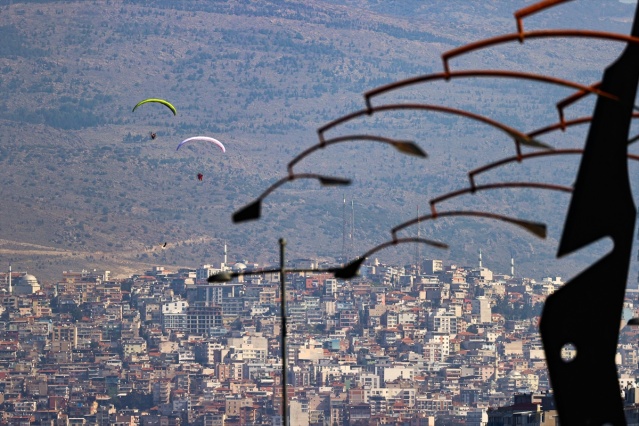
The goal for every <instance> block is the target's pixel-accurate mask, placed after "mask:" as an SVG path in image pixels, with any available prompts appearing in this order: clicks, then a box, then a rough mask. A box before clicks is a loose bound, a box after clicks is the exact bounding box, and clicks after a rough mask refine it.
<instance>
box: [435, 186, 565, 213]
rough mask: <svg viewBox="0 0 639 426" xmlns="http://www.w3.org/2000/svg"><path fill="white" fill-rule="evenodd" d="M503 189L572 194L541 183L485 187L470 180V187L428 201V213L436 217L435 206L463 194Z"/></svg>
mask: <svg viewBox="0 0 639 426" xmlns="http://www.w3.org/2000/svg"><path fill="white" fill-rule="evenodd" d="M503 188H534V189H550V190H553V191H563V192H572V188H571V187H569V186H564V185H555V184H552V183H543V182H499V183H489V184H485V185H475V182H474V180H471V186H470V187H468V188H462V189H458V190H456V191H451V192H448V193H446V194H444V195H440V196H439V197H435V198H433V199H431V200H430V201H429V203H430V211H431V213H432V214H433V215H437V210H436V209H435V204H437V203H439V202H442V201H445V200H449V199H451V198H455V197H458V196H460V195H463V194H474V193H475V192H478V191H483V190H486V189H503Z"/></svg>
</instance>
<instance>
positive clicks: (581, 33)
mask: <svg viewBox="0 0 639 426" xmlns="http://www.w3.org/2000/svg"><path fill="white" fill-rule="evenodd" d="M556 37H579V38H597V39H602V40H613V41H622V42H626V43H628V44H639V37H635V36H627V35H625V34H616V33H610V32H606V31H591V30H538V31H529V32H522V33H511V34H504V35H500V36H497V37H492V38H488V39H484V40H479V41H476V42H474V43H469V44H466V45H464V46H461V47H458V48H455V49H451V50H449V51H448V52H445V53H444V54H443V55H442V60H443V62H444V72H445V73H450V72H451V71H450V66H449V64H448V61H449V60H450V59H451V58H454V57H455V56H459V55H462V54H465V53H468V52H472V51H474V50H479V49H483V48H484V47H489V46H494V45H497V44H501V43H507V42H510V41H520V42H521V41H523V40H524V39H534V38H556Z"/></svg>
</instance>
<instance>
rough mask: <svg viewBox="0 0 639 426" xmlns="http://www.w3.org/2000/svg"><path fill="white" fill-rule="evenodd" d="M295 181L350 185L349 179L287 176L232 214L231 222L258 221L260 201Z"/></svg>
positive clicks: (312, 175)
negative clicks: (308, 180) (311, 180)
mask: <svg viewBox="0 0 639 426" xmlns="http://www.w3.org/2000/svg"><path fill="white" fill-rule="evenodd" d="M297 179H317V180H318V181H319V182H320V184H321V185H322V186H346V185H350V184H351V180H350V179H344V178H340V177H333V176H324V175H318V174H314V173H300V174H297V175H295V174H289V175H288V176H286V177H283V178H282V179H280V180H278V181H277V182H275V183H274V184H272V185H271V186H269V187H268V188H266V190H265V191H264V192H262V194H261V195H260V196H259V197H257V199H255V200H254V201H251V202H250V203H249V204H247V205H246V206H244V207H242V208H241V209H239V210H238V211H236V212H235V213H233V222H234V223H238V222H246V221H249V220H257V219H259V218H260V215H261V213H262V200H264V199H265V198H266V197H267V196H268V195H269V194H270V193H271V192H273V191H275V190H276V189H277V188H279V187H280V186H282V185H284V184H285V183H286V182H290V181H292V180H297Z"/></svg>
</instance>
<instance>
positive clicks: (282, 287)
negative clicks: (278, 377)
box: [279, 238, 289, 426]
mask: <svg viewBox="0 0 639 426" xmlns="http://www.w3.org/2000/svg"><path fill="white" fill-rule="evenodd" d="M279 243H280V315H281V316H282V341H281V344H280V349H281V351H282V425H283V426H289V418H288V400H287V398H288V392H287V391H288V362H287V358H288V351H287V347H286V336H287V333H288V330H287V329H286V322H287V319H286V269H285V265H286V262H285V261H284V250H285V248H286V240H285V239H284V238H280V240H279Z"/></svg>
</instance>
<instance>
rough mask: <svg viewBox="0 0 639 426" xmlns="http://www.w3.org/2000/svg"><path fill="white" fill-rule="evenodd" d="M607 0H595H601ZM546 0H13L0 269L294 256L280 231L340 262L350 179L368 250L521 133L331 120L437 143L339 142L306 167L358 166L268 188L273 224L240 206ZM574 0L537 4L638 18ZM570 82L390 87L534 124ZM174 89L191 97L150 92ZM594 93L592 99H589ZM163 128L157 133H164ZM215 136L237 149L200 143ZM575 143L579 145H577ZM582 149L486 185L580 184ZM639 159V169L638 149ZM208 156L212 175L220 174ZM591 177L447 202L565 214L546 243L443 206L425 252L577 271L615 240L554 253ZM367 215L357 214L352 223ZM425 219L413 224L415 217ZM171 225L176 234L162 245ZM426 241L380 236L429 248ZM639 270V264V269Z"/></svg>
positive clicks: (610, 24)
mask: <svg viewBox="0 0 639 426" xmlns="http://www.w3.org/2000/svg"><path fill="white" fill-rule="evenodd" d="M591 3H592V2H591ZM526 4H528V2H525V1H514V0H509V1H488V2H481V3H479V2H468V1H465V0H451V1H447V2H421V1H402V2H398V1H375V0H368V1H366V0H352V1H347V0H344V1H337V0H334V1H314V2H308V1H297V0H290V1H267V0H255V1H250V2H244V1H233V2H228V1H211V0H181V1H177V0H145V1H142V0H128V1H127V0H119V1H111V0H107V1H85V0H83V1H64V2H63V1H15V0H14V1H11V2H9V4H7V2H6V1H5V2H0V40H2V41H1V42H0V170H1V172H0V191H2V200H3V202H2V203H0V214H1V216H2V222H1V223H0V229H1V233H0V239H1V240H0V267H2V266H1V265H6V266H7V267H8V264H9V263H11V264H13V267H14V270H19V269H22V270H29V271H30V272H32V273H34V274H35V275H36V276H41V277H43V278H47V279H53V278H56V277H58V276H59V275H60V272H61V270H63V269H64V270H66V269H81V268H99V269H110V270H113V271H114V272H116V273H123V274H127V273H131V272H133V271H140V270H142V269H144V268H148V267H150V266H153V265H156V264H163V265H167V266H175V267H179V266H188V267H195V266H198V265H200V264H205V263H215V264H217V263H219V262H220V261H222V248H223V245H224V243H227V244H228V247H229V257H230V258H231V260H235V259H238V260H239V259H247V260H250V261H255V262H260V263H263V262H272V261H275V260H276V257H277V253H278V246H277V240H278V238H279V237H284V238H286V239H287V241H288V252H287V253H288V256H289V258H295V257H320V258H326V259H333V258H335V257H337V256H340V255H342V254H343V252H344V247H343V238H342V237H343V229H344V226H343V225H344V223H343V218H344V212H343V197H344V196H345V197H346V199H347V202H348V205H349V208H348V212H347V216H348V218H349V219H350V216H351V212H350V202H351V200H353V216H354V218H355V222H354V237H353V241H352V243H350V242H349V243H348V244H347V247H346V249H347V250H346V251H347V253H346V254H347V255H349V256H350V257H354V256H356V255H358V254H360V253H363V252H364V251H366V250H367V249H369V248H371V247H373V246H375V245H376V244H379V243H381V242H383V241H386V240H388V239H389V238H390V232H389V231H390V229H391V228H392V227H393V226H395V225H397V224H399V223H401V222H404V221H406V220H408V219H410V218H412V217H414V216H415V214H416V210H417V208H419V209H420V212H421V213H426V212H427V211H428V208H429V207H428V201H429V200H430V199H431V198H433V197H435V196H437V195H440V194H442V193H444V192H446V191H449V190H453V189H458V188H462V187H465V186H467V185H468V179H467V176H466V173H467V172H468V170H470V169H472V168H475V167H478V166H481V165H483V164H485V163H487V162H490V161H491V160H496V159H498V158H502V157H506V156H510V155H513V154H514V152H515V151H514V143H513V141H512V139H511V138H509V137H508V136H507V135H505V134H504V133H503V132H499V131H496V130H495V129H493V128H491V127H489V126H486V125H485V124H482V123H478V122H475V121H471V120H468V119H465V118H461V117H457V116H453V115H446V114H441V113H431V112H423V111H417V112H411V111H402V112H396V113H392V112H388V113H380V114H376V115H374V116H372V117H363V118H361V119H358V120H354V121H352V122H349V123H347V124H345V125H342V126H338V127H336V128H335V129H332V130H331V131H330V132H329V133H330V135H328V136H337V135H344V134H362V133H368V134H376V135H383V136H387V137H394V138H398V139H409V140H414V141H416V142H417V143H418V144H419V145H420V146H421V147H422V148H423V149H424V150H425V151H426V152H428V154H429V158H428V159H426V160H423V159H417V158H414V157H409V156H404V155H401V154H400V153H398V152H397V151H395V150H393V149H392V148H391V147H389V146H386V145H382V144H375V143H370V142H356V143H346V144H340V145H336V146H333V147H330V148H327V149H325V150H321V151H319V152H317V153H315V154H313V155H312V156H310V157H309V158H307V159H305V160H304V161H302V162H301V163H300V164H299V165H297V166H296V169H295V170H296V171H297V172H313V173H321V174H325V175H334V176H340V177H348V178H351V179H353V185H352V186H350V187H347V188H345V189H339V188H338V189H335V188H320V187H319V184H318V183H317V182H315V181H296V182H291V183H287V184H286V185H285V186H283V187H282V188H280V189H278V190H277V191H276V192H274V193H273V194H272V195H270V196H269V197H268V198H266V199H265V200H264V204H263V211H262V214H263V217H262V219H261V220H260V221H258V222H252V223H248V224H241V225H234V224H232V222H231V215H232V213H233V212H234V211H235V210H237V209H238V208H240V207H242V206H244V205H245V204H247V203H249V202H250V201H252V200H253V199H254V198H255V197H257V196H258V195H259V194H260V193H261V192H262V191H263V190H265V189H266V188H267V187H268V186H269V185H270V184H271V183H273V182H275V181H276V180H277V179H279V178H281V177H283V176H285V175H286V164H287V163H288V161H290V160H291V159H292V158H293V157H294V156H295V155H296V154H297V153H299V152H301V151H302V150H304V149H306V148H307V147H309V146H311V145H313V144H315V143H316V142H317V140H318V139H317V134H316V130H317V128H318V127H320V126H322V125H324V124H326V123H328V122H330V121H332V120H334V119H336V118H338V117H340V116H342V115H344V114H347V113H350V112H353V111H357V110H360V109H362V108H364V107H365V104H364V98H363V96H362V95H363V93H364V92H366V91H367V90H370V89H373V88H375V87H378V86H380V85H383V84H386V83H389V82H392V81H396V80H401V79H404V78H408V77H412V76H415V75H420V74H425V73H431V72H440V71H441V70H442V63H441V59H440V55H441V54H442V53H443V52H444V51H447V50H449V49H452V48H454V47H457V46H460V45H462V44H465V43H468V42H470V41H473V40H477V39H479V38H485V37H490V36H494V35H498V34H501V33H506V32H513V31H514V30H515V22H514V19H513V18H512V13H513V12H514V11H515V10H516V9H518V8H521V7H524V6H525V5H526ZM597 5H598V6H597V7H596V8H595V7H592V5H591V4H590V3H589V2H571V3H569V4H567V5H565V6H561V7H557V8H554V9H552V10H550V11H548V12H547V13H544V14H541V15H539V16H534V17H531V18H530V19H529V20H527V21H526V25H528V26H529V27H530V28H531V29H532V28H545V27H565V28H585V26H586V25H589V27H590V28H594V29H603V30H609V31H616V32H622V33H627V32H628V31H629V23H630V20H631V18H632V16H633V13H634V5H627V4H622V3H620V2H618V1H606V2H598V3H597ZM622 48H623V46H622V45H621V44H619V43H611V42H600V41H593V40H575V39H572V40H568V39H561V40H559V41H557V40H555V41H551V40H538V41H530V42H526V43H524V44H523V45H521V44H518V43H513V44H509V45H505V46H499V47H495V48H491V49H486V50H483V51H480V52H476V53H473V54H470V55H468V56H466V57H462V58H459V59H454V60H453V61H452V62H451V66H452V67H453V68H454V69H465V68H484V69H517V70H525V71H529V72H536V73H546V74H551V75H555V76H558V77H562V78H567V79H571V80H574V81H578V82H580V83H583V84H591V83H594V82H595V81H597V80H599V78H600V76H601V72H602V71H603V68H604V67H605V66H606V65H607V64H608V63H610V62H611V61H612V60H614V58H615V57H616V55H618V53H619V52H620V51H621V49H622ZM571 93H572V91H571V90H569V89H562V88H557V87H554V86H548V85H543V84H541V83H533V82H516V81H513V80H506V79H460V80H454V81H450V82H445V81H438V82H433V83H430V84H427V85H426V84H424V85H419V86H411V87H407V88H404V89H402V90H399V91H397V92H396V93H391V94H387V95H384V96H381V97H380V98H379V99H376V100H375V101H374V102H375V103H376V104H378V105H379V104H382V103H392V102H422V103H429V104H442V105H447V106H451V107H455V108H464V109H468V110H471V111H474V112H476V113H480V114H483V115H486V116H488V117H491V118H493V119H496V120H500V121H502V122H504V123H505V124H508V125H509V126H513V127H516V128H518V129H520V130H522V131H530V130H533V129H535V128H538V127H542V126H545V125H547V124H550V123H553V122H555V121H556V120H557V114H556V111H555V108H554V104H555V103H556V102H557V101H558V100H560V99H561V98H563V97H565V96H567V95H569V94H571ZM147 97H159V98H164V99H168V100H170V101H171V102H172V103H173V104H174V105H175V106H176V107H177V110H178V114H177V115H176V116H173V115H172V114H171V113H170V111H168V109H166V108H164V107H162V106H160V105H153V104H148V105H144V106H143V107H140V108H138V109H137V110H136V111H135V112H132V111H131V109H132V107H133V105H135V104H136V103H137V102H138V101H139V100H141V99H144V98H147ZM593 102H594V98H592V97H591V98H589V99H586V100H584V101H583V102H581V103H580V104H577V105H574V106H572V107H571V108H570V109H569V110H568V111H567V115H568V116H569V117H577V116H581V115H588V114H590V111H591V110H592V106H593ZM586 131H587V126H581V127H579V128H577V127H575V128H571V129H569V130H568V131H566V132H565V133H563V134H562V133H557V134H553V135H548V136H544V137H543V138H542V139H543V140H544V141H545V142H548V143H550V144H552V145H553V146H557V147H580V146H582V145H583V140H584V138H585V135H586ZM150 132H156V133H157V138H156V139H154V140H151V138H150V137H149V133H150ZM195 135H209V136H212V137H215V138H216V139H219V140H220V141H223V143H224V144H225V145H226V148H227V152H226V153H225V154H222V153H221V152H220V151H219V150H218V149H217V148H215V147H214V146H209V145H206V144H192V145H190V146H185V147H184V148H182V149H180V151H177V152H176V150H175V148H176V146H177V144H178V143H179V142H180V141H181V140H183V139H184V138H186V137H189V136H195ZM569 157H570V158H569ZM577 165H578V158H576V157H575V156H564V157H562V158H558V157H556V158H548V159H547V160H532V161H530V162H526V163H522V164H513V165H509V166H506V167H504V168H502V169H499V170H495V171H493V172H491V173H490V174H489V175H487V176H482V177H481V178H480V179H481V181H482V182H484V183H487V182H494V181H500V180H512V181H523V180H532V181H544V182H553V183H558V184H564V185H571V184H572V180H573V179H574V176H575V173H576V168H577ZM631 170H632V171H633V173H634V174H635V175H636V171H637V168H636V166H634V165H633V166H631ZM197 173H203V174H204V180H203V181H202V182H198V181H197V178H196V175H197ZM569 199H570V197H569V195H568V194H563V193H556V192H545V191H538V190H499V191H488V192H484V193H478V194H476V195H465V196H463V197H460V198H458V199H455V200H450V201H447V202H445V203H442V206H441V209H454V208H463V209H477V210H489V211H494V212H499V213H503V214H508V215H512V216H517V217H522V218H527V219H530V220H536V221H543V222H546V223H548V225H549V236H548V239H547V240H546V241H541V240H537V239H535V238H534V237H532V236H530V235H529V234H527V233H526V232H524V231H522V230H519V229H515V228H512V227H509V226H508V225H505V224H502V223H493V222H490V221H485V220H476V219H473V220H465V219H440V220H437V221H430V222H425V223H422V224H421V225H420V234H421V235H422V236H423V237H427V238H432V239H435V240H440V241H444V242H447V243H448V244H449V245H450V246H451V249H450V250H449V251H436V250H433V249H427V248H425V247H424V248H420V256H422V257H425V258H433V257H434V258H442V259H445V260H455V261H460V262H466V263H467V264H475V263H476V257H477V255H476V253H477V252H478V250H479V249H480V248H481V249H482V252H483V254H484V255H483V256H484V264H485V265H486V266H488V267H489V268H491V269H493V270H496V271H502V272H505V271H508V268H509V264H510V257H511V255H512V256H513V257H514V258H515V260H516V265H517V271H518V273H521V274H524V275H532V276H535V277H543V276H546V275H548V274H555V275H562V276H564V277H567V276H570V275H572V274H574V273H576V272H577V271H578V270H579V269H580V268H583V267H584V266H585V265H587V264H588V263H589V262H591V261H592V260H593V259H594V258H595V256H597V255H599V254H600V253H599V254H598V253H597V252H592V251H591V252H587V253H585V254H584V253H579V254H577V255H576V256H574V258H570V259H566V260H556V259H554V254H555V250H556V247H557V241H558V239H559V238H560V236H561V227H562V223H563V217H564V214H565V212H566V209H567V205H568V202H569ZM349 227H350V224H348V226H347V228H349ZM416 232H417V231H416V228H411V229H408V230H407V231H406V235H415V234H416ZM165 242H167V247H166V248H162V245H163V244H164V243H165ZM415 254H416V249H415V247H410V246H405V247H398V248H397V249H389V250H386V251H384V252H381V253H379V257H380V259H382V260H389V261H390V260H392V261H399V260H402V261H412V260H413V259H414V257H415ZM633 279H634V277H633Z"/></svg>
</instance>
